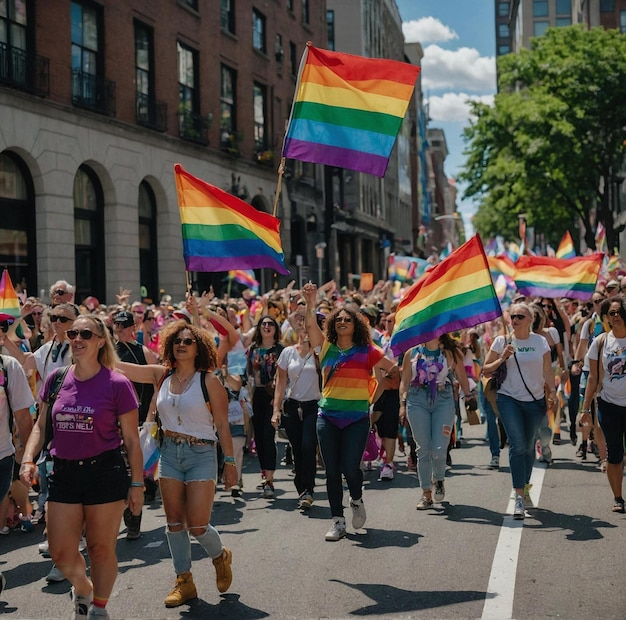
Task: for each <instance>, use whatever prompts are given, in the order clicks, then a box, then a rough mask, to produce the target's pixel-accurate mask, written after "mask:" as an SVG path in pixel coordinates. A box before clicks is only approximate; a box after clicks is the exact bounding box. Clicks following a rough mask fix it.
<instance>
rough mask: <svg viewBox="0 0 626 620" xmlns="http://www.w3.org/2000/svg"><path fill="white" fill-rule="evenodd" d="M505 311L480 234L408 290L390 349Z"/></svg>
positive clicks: (399, 349) (402, 348)
mask: <svg viewBox="0 0 626 620" xmlns="http://www.w3.org/2000/svg"><path fill="white" fill-rule="evenodd" d="M501 315H502V309H501V308H500V303H499V302H498V298H497V296H496V292H495V290H494V288H493V283H492V281H491V274H490V273H489V265H488V264H487V257H486V256H485V250H484V248H483V244H482V242H481V240H480V237H479V236H478V235H475V236H474V237H472V238H471V239H470V240H469V241H467V242H466V243H464V244H463V245H462V246H460V247H459V248H457V249H456V250H454V251H453V252H452V254H450V256H448V257H447V258H446V259H445V260H443V261H442V262H440V263H439V264H437V265H435V266H434V267H433V268H432V269H429V270H428V271H427V272H426V273H424V275H423V276H422V277H421V278H420V279H419V280H418V281H417V282H416V283H415V284H414V285H413V286H411V288H409V290H408V291H407V292H406V293H405V295H404V297H403V298H402V301H401V302H400V304H399V306H398V309H397V310H396V327H395V329H394V330H393V334H392V335H391V349H392V351H393V352H394V354H395V355H400V354H401V353H403V352H404V351H407V350H408V349H410V348H411V347H413V346H415V345H418V344H421V343H423V342H427V341H428V340H431V339H433V338H437V337H438V336H440V335H441V334H444V333H447V332H452V331H455V330H457V329H463V328H466V327H473V326H474V325H478V324H479V323H485V322H487V321H491V320H492V319H495V318H496V317H499V316H501Z"/></svg>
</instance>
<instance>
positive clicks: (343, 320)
mask: <svg viewBox="0 0 626 620" xmlns="http://www.w3.org/2000/svg"><path fill="white" fill-rule="evenodd" d="M335 323H352V319H351V318H350V317H349V316H338V317H337V318H336V319H335Z"/></svg>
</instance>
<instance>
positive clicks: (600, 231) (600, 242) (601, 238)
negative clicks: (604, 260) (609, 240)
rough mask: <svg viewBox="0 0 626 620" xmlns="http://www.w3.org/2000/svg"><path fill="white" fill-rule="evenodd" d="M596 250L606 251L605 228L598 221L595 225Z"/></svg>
mask: <svg viewBox="0 0 626 620" xmlns="http://www.w3.org/2000/svg"><path fill="white" fill-rule="evenodd" d="M596 250H597V251H598V252H606V251H607V248H606V228H605V227H604V224H602V222H598V225H597V226H596Z"/></svg>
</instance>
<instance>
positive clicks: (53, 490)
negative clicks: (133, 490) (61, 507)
mask: <svg viewBox="0 0 626 620" xmlns="http://www.w3.org/2000/svg"><path fill="white" fill-rule="evenodd" d="M48 480H49V492H48V501H50V502H59V503H60V504H82V505H83V506H93V505H96V504H109V503H111V502H119V501H120V500H125V499H126V498H127V497H128V489H129V487H130V475H129V473H128V468H127V466H126V461H125V460H124V457H123V456H122V453H121V451H120V450H119V448H118V449H116V450H109V451H108V452H103V453H102V454H98V455H97V456H94V457H92V458H88V459H81V460H76V461H74V460H66V459H58V458H56V457H55V458H54V461H53V466H52V473H51V474H50V476H49V479H48Z"/></svg>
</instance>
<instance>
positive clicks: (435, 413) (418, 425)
mask: <svg viewBox="0 0 626 620" xmlns="http://www.w3.org/2000/svg"><path fill="white" fill-rule="evenodd" d="M406 407H407V409H406V412H407V417H408V419H409V424H410V425H411V430H412V431H413V437H414V439H415V443H416V444H417V475H418V476H419V481H420V486H421V487H422V489H425V490H428V489H430V488H431V486H432V481H433V480H435V481H437V480H443V479H444V478H445V476H446V455H447V452H448V444H449V443H450V435H451V434H452V427H453V425H454V416H455V409H454V391H453V389H452V386H451V385H449V386H447V387H446V388H445V389H444V390H442V391H440V392H437V396H436V397H435V400H431V398H430V393H429V392H428V390H425V389H423V388H419V387H414V386H411V387H410V388H409V393H408V394H407V399H406Z"/></svg>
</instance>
